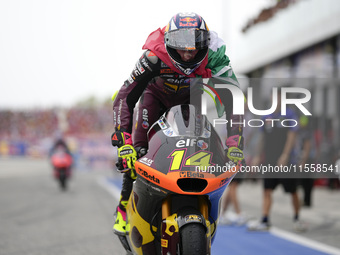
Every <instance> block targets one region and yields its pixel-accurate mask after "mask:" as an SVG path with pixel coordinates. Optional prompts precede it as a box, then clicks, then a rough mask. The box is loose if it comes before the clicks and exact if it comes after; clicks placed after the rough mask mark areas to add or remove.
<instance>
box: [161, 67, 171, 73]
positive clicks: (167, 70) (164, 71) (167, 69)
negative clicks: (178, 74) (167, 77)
mask: <svg viewBox="0 0 340 255" xmlns="http://www.w3.org/2000/svg"><path fill="white" fill-rule="evenodd" d="M174 72H175V71H174V70H172V69H170V68H166V69H161V72H160V73H161V74H163V73H174Z"/></svg>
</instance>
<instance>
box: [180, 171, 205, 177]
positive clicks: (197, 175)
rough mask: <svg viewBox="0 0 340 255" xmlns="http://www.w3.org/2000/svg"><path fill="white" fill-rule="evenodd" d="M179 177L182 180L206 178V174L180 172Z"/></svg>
mask: <svg viewBox="0 0 340 255" xmlns="http://www.w3.org/2000/svg"><path fill="white" fill-rule="evenodd" d="M179 177H181V178H204V174H201V173H198V172H191V171H186V172H180V173H179Z"/></svg>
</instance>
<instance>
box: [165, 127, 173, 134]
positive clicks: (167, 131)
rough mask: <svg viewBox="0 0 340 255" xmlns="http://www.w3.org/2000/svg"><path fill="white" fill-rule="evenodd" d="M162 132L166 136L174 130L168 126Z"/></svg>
mask: <svg viewBox="0 0 340 255" xmlns="http://www.w3.org/2000/svg"><path fill="white" fill-rule="evenodd" d="M163 133H164V134H165V135H166V136H172V135H173V134H174V131H173V130H172V129H171V128H168V129H166V130H164V131H163Z"/></svg>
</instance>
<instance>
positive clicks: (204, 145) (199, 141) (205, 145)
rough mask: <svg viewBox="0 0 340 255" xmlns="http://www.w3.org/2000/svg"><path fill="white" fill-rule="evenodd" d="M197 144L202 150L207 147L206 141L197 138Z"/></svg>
mask: <svg viewBox="0 0 340 255" xmlns="http://www.w3.org/2000/svg"><path fill="white" fill-rule="evenodd" d="M197 146H198V147H200V148H201V149H202V150H205V149H207V148H208V143H206V142H205V141H203V140H198V141H197Z"/></svg>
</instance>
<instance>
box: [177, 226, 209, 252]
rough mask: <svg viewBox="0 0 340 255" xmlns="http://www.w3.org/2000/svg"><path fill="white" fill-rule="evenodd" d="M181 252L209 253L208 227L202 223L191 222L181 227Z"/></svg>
mask: <svg viewBox="0 0 340 255" xmlns="http://www.w3.org/2000/svg"><path fill="white" fill-rule="evenodd" d="M180 254H181V255H206V254H208V253H207V236H206V229H205V227H204V226H203V225H202V224H197V223H190V224H186V225H184V226H183V227H182V228H181V229H180Z"/></svg>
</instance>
